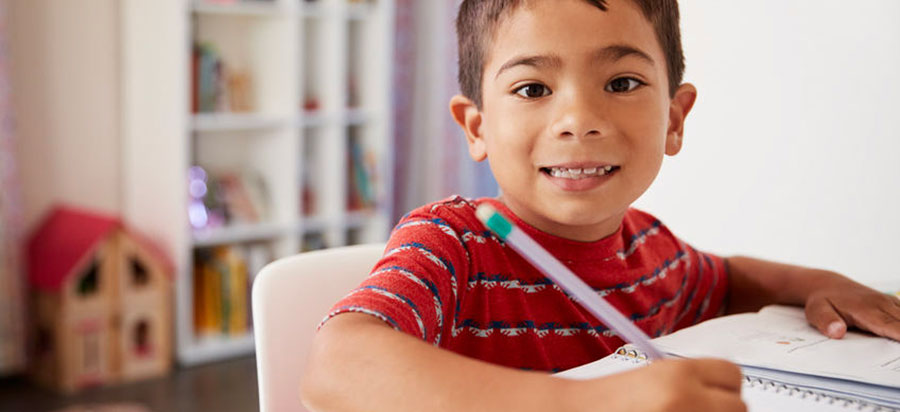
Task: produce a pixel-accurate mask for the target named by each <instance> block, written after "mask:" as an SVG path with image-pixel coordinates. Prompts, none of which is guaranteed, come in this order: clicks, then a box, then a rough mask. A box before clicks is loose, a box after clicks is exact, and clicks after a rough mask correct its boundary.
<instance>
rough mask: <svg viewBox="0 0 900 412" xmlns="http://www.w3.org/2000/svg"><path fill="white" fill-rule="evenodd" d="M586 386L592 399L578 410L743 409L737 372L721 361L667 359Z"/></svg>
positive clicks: (737, 370)
mask: <svg viewBox="0 0 900 412" xmlns="http://www.w3.org/2000/svg"><path fill="white" fill-rule="evenodd" d="M584 382H585V383H587V384H588V385H596V386H594V387H593V388H591V387H590V386H589V387H586V388H585V387H582V388H581V389H580V390H582V391H585V393H587V394H590V395H591V396H589V397H588V399H587V400H583V401H582V402H585V403H586V404H583V405H582V406H583V408H581V409H580V410H609V411H735V412H737V411H746V410H747V407H746V405H744V402H743V401H742V400H741V383H742V377H741V370H740V368H738V366H737V365H735V364H733V363H731V362H728V361H724V360H719V359H666V360H661V361H656V362H653V363H651V364H650V365H649V366H647V367H644V368H639V369H634V370H631V371H628V372H624V373H621V374H617V375H612V376H607V377H604V378H599V379H594V380H590V381H584ZM592 389H593V390H592ZM607 394H611V395H607ZM581 395H582V396H583V395H584V393H582V394H581ZM600 397H602V399H600ZM580 399H585V398H584V397H581V398H580Z"/></svg>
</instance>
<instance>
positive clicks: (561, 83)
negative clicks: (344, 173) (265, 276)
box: [302, 0, 900, 411]
mask: <svg viewBox="0 0 900 412" xmlns="http://www.w3.org/2000/svg"><path fill="white" fill-rule="evenodd" d="M457 30H458V33H457V34H458V36H459V47H460V50H459V53H460V62H459V64H460V83H461V88H462V93H463V95H462V96H456V97H454V98H453V99H452V100H451V102H450V111H451V114H452V115H453V117H454V119H456V121H457V122H458V123H459V125H460V127H462V129H463V130H464V131H465V134H466V138H467V142H468V147H469V153H470V155H471V157H472V158H473V159H474V160H476V161H482V160H485V159H487V160H488V161H489V163H490V166H491V169H492V171H493V173H494V176H495V177H496V179H497V182H498V184H499V186H500V189H501V191H502V195H501V196H500V197H498V198H497V199H476V200H465V199H462V198H459V197H454V198H450V199H447V200H444V201H441V202H436V203H433V204H430V205H426V206H424V207H422V208H419V209H417V210H415V211H413V212H411V213H410V214H409V215H407V216H405V217H404V218H403V219H402V220H401V222H400V223H399V224H398V225H397V227H396V228H395V229H394V231H393V233H392V234H391V238H390V240H389V242H388V245H387V249H386V251H385V254H384V256H383V258H382V259H381V261H379V263H378V264H377V265H376V267H375V269H374V270H373V273H372V274H371V276H370V277H369V278H368V279H367V280H366V281H365V282H364V283H363V285H362V286H361V287H360V288H359V289H356V290H354V291H352V292H351V293H350V294H349V295H348V296H347V297H345V298H344V299H343V300H341V301H340V302H339V303H338V304H337V305H336V306H335V308H334V310H333V312H332V313H331V314H330V317H329V318H328V319H327V320H326V321H325V322H324V323H323V326H322V327H321V329H320V331H319V333H318V335H317V337H316V339H315V343H314V348H313V351H312V353H311V355H310V356H311V357H310V362H309V367H308V370H307V372H306V376H305V378H304V384H303V388H302V392H303V397H304V400H305V402H306V403H307V404H308V405H309V406H310V407H311V408H312V409H314V410H322V411H338V410H340V411H381V410H385V411H388V410H390V411H406V410H408V411H477V410H486V411H487V410H492V411H499V410H504V411H506V410H512V411H531V410H535V411H537V410H541V411H545V410H557V411H559V410H604V411H606V410H610V411H636V410H641V411H645V410H647V411H650V410H652V411H656V410H717V411H718V410H727V411H731V410H736V411H737V410H744V405H743V403H742V402H741V400H740V393H739V392H740V384H741V378H740V371H739V369H738V368H737V367H736V366H735V365H733V364H731V363H728V362H725V361H721V360H712V359H701V360H664V361H658V362H654V363H652V364H651V365H649V366H648V367H646V368H641V369H637V370H633V371H630V372H626V373H622V374H619V375H614V376H609V377H605V378H600V379H594V380H588V381H570V380H565V379H561V378H556V377H553V376H552V375H551V374H550V373H548V372H555V371H559V370H564V369H568V368H571V367H574V366H577V365H580V364H584V363H587V362H590V361H593V360H595V359H598V358H601V357H603V356H606V355H607V354H609V353H610V352H611V351H613V350H615V349H616V348H617V347H618V346H619V345H621V344H622V343H623V342H622V340H621V339H620V338H619V337H618V336H616V335H615V334H613V333H611V332H610V331H609V330H608V329H607V328H606V327H605V326H604V325H603V324H602V323H600V322H599V321H597V320H596V319H594V318H593V317H591V316H590V315H589V314H587V312H586V311H584V310H583V309H582V308H581V307H580V306H579V304H578V303H576V302H574V301H573V300H571V299H570V298H569V297H568V296H567V295H565V294H564V293H563V292H562V291H561V290H560V289H559V288H558V287H556V286H555V285H554V284H553V283H552V282H551V281H549V280H548V279H547V278H545V277H544V276H543V275H541V274H540V273H539V272H538V271H537V270H536V269H534V268H533V267H531V266H530V265H529V264H528V263H526V262H525V261H524V260H523V259H522V258H521V257H520V256H518V255H517V254H516V253H515V252H514V251H512V250H511V249H509V248H507V247H505V246H504V245H503V243H502V242H500V241H499V240H498V239H497V238H495V237H493V236H491V235H490V233H488V232H487V231H486V229H485V228H484V227H483V226H482V225H481V224H480V223H479V222H478V220H477V219H476V218H475V213H474V211H475V206H476V205H477V204H479V203H482V202H488V203H491V204H493V205H494V206H495V207H497V208H499V209H500V210H502V211H504V212H505V213H506V214H507V215H511V216H513V219H514V220H515V221H516V223H517V224H518V225H519V226H520V227H522V228H523V229H524V230H525V231H526V232H527V233H528V234H529V235H531V236H533V237H534V238H535V239H536V240H537V241H538V242H539V243H541V244H542V245H543V246H545V247H546V248H547V249H548V250H550V251H551V252H552V253H554V254H555V255H556V256H557V257H559V258H560V259H562V260H563V261H564V262H565V263H566V264H567V265H568V266H569V267H570V268H572V269H573V271H574V272H576V273H577V274H578V275H579V276H581V277H582V278H583V279H584V280H585V281H586V282H588V284H590V285H591V286H592V287H593V288H594V289H595V290H597V291H598V293H600V294H601V295H603V296H605V298H606V299H608V301H610V303H612V304H613V305H614V306H616V307H617V308H618V309H619V310H620V311H621V312H622V313H623V314H625V315H626V316H629V317H630V318H631V319H632V320H633V321H634V322H635V324H637V325H638V326H639V327H641V328H642V329H643V330H644V331H645V332H647V333H648V334H650V335H651V336H658V335H661V334H665V333H669V332H671V331H673V330H676V329H678V328H682V327H686V326H689V325H692V324H695V323H697V322H700V321H703V320H705V319H709V318H711V317H714V316H716V315H718V314H721V313H734V312H741V311H749V310H756V309H758V308H760V307H762V306H763V305H766V304H770V303H782V304H794V305H805V307H806V314H807V317H808V319H809V322H810V323H811V324H812V325H814V326H815V327H817V328H818V329H819V330H820V331H822V333H825V334H827V335H828V336H830V337H833V338H840V337H841V336H843V334H844V333H845V331H846V328H847V327H858V328H861V329H865V330H869V331H871V332H874V333H876V334H879V335H883V336H888V337H890V338H893V339H898V340H900V303H898V300H897V299H895V298H892V297H889V296H888V295H885V294H881V293H878V292H876V291H874V290H871V289H869V288H866V287H864V286H862V285H860V284H858V283H855V282H853V281H851V280H849V279H847V278H845V277H843V276H840V275H838V274H835V273H831V272H826V271H822V270H814V269H807V268H802V267H797V266H790V265H783V264H777V263H771V262H766V261H762V260H757V259H752V258H746V257H731V258H727V259H723V258H720V257H718V256H714V255H712V254H708V253H703V252H700V251H697V250H695V249H693V248H691V247H690V246H689V245H687V244H685V243H683V242H682V241H680V240H679V239H678V238H676V237H675V236H674V235H672V233H671V232H669V231H668V229H667V228H666V227H665V226H663V225H662V224H660V223H659V221H657V220H656V219H655V218H653V217H652V216H650V215H648V214H646V213H643V212H640V211H637V210H634V209H631V208H630V205H631V204H632V202H634V201H635V200H636V199H637V198H638V197H639V196H640V195H641V194H642V193H644V191H645V190H646V189H647V188H648V187H649V186H650V184H651V182H652V181H653V180H654V178H655V177H656V175H657V173H658V171H659V168H660V165H661V162H662V159H663V155H664V154H666V155H670V156H672V155H675V154H677V153H678V152H679V150H680V149H681V145H682V135H683V134H682V132H683V129H684V121H685V118H686V116H687V114H688V113H689V112H690V109H691V107H692V105H693V104H694V101H695V99H696V90H695V88H694V86H692V85H690V84H682V83H681V76H682V73H683V69H684V63H683V57H682V52H681V45H680V33H679V27H678V8H677V4H676V3H675V0H605V1H604V0H465V1H464V2H463V4H462V6H461V8H460V12H459V16H458V20H457ZM676 201H683V199H677V200H676Z"/></svg>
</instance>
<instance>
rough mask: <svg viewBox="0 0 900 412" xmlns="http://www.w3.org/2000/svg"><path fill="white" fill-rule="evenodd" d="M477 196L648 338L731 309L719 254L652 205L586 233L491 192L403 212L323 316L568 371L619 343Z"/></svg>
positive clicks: (505, 361) (513, 363)
mask: <svg viewBox="0 0 900 412" xmlns="http://www.w3.org/2000/svg"><path fill="white" fill-rule="evenodd" d="M482 202H488V203H490V204H491V205H493V206H494V207H496V208H498V209H499V210H501V211H503V212H504V214H506V215H507V216H510V217H512V218H513V220H514V221H515V223H516V225H518V226H519V227H520V228H521V229H522V230H524V231H525V232H526V233H527V234H528V235H529V236H531V237H533V238H534V239H535V240H536V241H537V242H538V243H540V244H541V245H542V246H543V247H545V248H546V249H547V250H548V251H549V252H550V253H552V254H553V255H554V256H556V257H557V258H559V259H560V260H561V261H562V262H563V263H564V264H565V265H566V266H568V267H569V268H570V269H572V271H573V272H575V273H576V274H578V276H579V277H581V278H582V279H583V280H584V281H585V282H586V283H587V284H588V285H589V286H591V287H592V288H593V289H594V290H596V291H597V293H598V294H600V295H601V296H603V297H604V298H605V299H607V301H608V302H609V303H611V304H612V305H613V306H615V307H616V308H617V309H619V310H620V311H621V312H622V313H623V314H624V315H625V316H626V317H628V318H630V319H631V320H632V321H633V322H634V323H635V324H636V325H637V326H638V327H640V328H641V329H643V330H644V331H645V332H646V333H647V334H648V335H650V336H651V337H653V336H660V335H663V334H667V333H669V332H672V331H674V330H677V329H680V328H684V327H686V326H690V325H693V324H695V323H698V322H700V321H703V320H706V319H709V318H712V317H714V316H716V315H717V314H718V313H719V312H720V311H722V310H724V300H725V296H726V291H727V288H728V285H727V283H728V279H727V273H726V268H725V265H724V261H723V260H722V259H721V258H719V257H717V256H714V255H711V254H708V253H703V252H700V251H698V250H696V249H694V248H692V247H691V246H689V245H687V244H686V243H684V242H682V241H681V240H679V239H678V238H676V237H675V236H674V235H673V234H672V233H671V232H669V230H668V229H667V228H666V227H665V226H664V225H662V224H661V223H660V222H659V220H657V219H656V218H654V217H653V216H651V215H649V214H647V213H644V212H641V211H639V210H636V209H629V210H628V212H627V213H626V215H625V218H624V220H623V222H622V225H621V227H620V228H619V230H618V231H617V232H616V233H614V234H612V235H610V236H608V237H605V238H603V239H600V240H597V241H594V242H579V241H574V240H569V239H564V238H561V237H558V236H554V235H550V234H548V233H545V232H541V231H540V230H538V229H535V228H534V227H532V226H530V225H528V224H527V223H525V222H523V221H522V220H521V219H518V218H517V217H516V216H515V215H514V214H512V212H510V210H509V209H508V208H506V207H505V206H504V205H503V204H502V203H500V202H499V201H498V200H496V199H490V198H483V199H476V200H467V199H463V198H461V197H459V196H455V197H451V198H448V199H445V200H443V201H440V202H435V203H432V204H429V205H426V206H423V207H421V208H418V209H416V210H414V211H412V212H410V213H409V214H408V215H406V216H404V217H403V219H401V221H400V223H399V224H398V225H397V226H396V227H395V228H394V230H393V232H392V233H391V236H390V239H389V240H388V243H387V247H386V249H385V252H384V256H383V257H382V258H381V260H380V261H379V262H378V263H377V264H376V265H375V268H374V269H373V270H372V273H371V275H370V276H369V277H368V278H367V279H366V280H365V281H364V282H363V283H362V285H360V287H359V288H357V289H355V290H353V291H351V292H350V293H349V294H348V295H347V296H346V297H344V298H343V299H341V300H340V301H339V302H338V303H337V304H336V305H335V306H334V308H333V309H332V311H331V313H330V314H329V316H328V318H331V317H333V316H335V315H337V314H340V313H345V312H362V313H368V314H371V315H373V316H376V317H378V318H379V319H381V320H383V321H385V322H386V323H388V324H389V325H390V326H392V327H393V328H395V329H397V330H400V331H403V332H406V333H408V334H410V335H413V336H416V337H418V338H420V339H422V340H424V341H426V342H429V343H432V344H434V345H436V346H439V347H442V348H446V349H449V350H451V351H453V352H457V353H460V354H463V355H466V356H470V357H473V358H477V359H481V360H485V361H488V362H492V363H495V364H499V365H505V366H509V367H515V368H522V369H530V370H544V371H560V370H565V369H568V368H572V367H575V366H578V365H582V364H585V363H588V362H590V361H593V360H596V359H599V358H601V357H603V356H606V355H608V354H610V353H612V351H614V350H616V349H617V348H618V347H619V346H621V345H622V344H623V341H622V340H621V339H620V338H619V337H618V336H616V335H615V334H614V333H613V332H612V331H610V330H609V329H607V327H606V326H604V325H603V324H602V323H600V322H599V321H598V320H596V319H594V317H593V316H592V315H590V314H589V313H588V312H586V311H585V310H584V309H583V308H582V307H581V306H580V305H579V304H578V303H577V302H575V301H573V300H572V299H571V298H570V297H569V296H568V295H567V294H566V293H564V292H563V291H562V290H561V289H560V288H559V287H558V286H557V285H555V284H554V282H553V281H551V280H550V279H548V278H547V277H545V276H544V275H543V274H541V273H540V272H539V271H538V270H537V269H535V268H534V267H532V266H531V265H530V264H529V263H528V262H526V261H525V260H524V259H523V258H522V257H521V256H519V255H518V254H517V253H516V252H515V251H514V250H512V249H511V248H509V247H507V246H506V245H505V244H504V243H503V242H502V241H501V240H500V239H499V238H497V237H496V236H494V235H492V234H491V233H490V232H489V231H488V230H487V229H486V228H485V227H484V226H483V225H482V224H481V222H480V221H479V220H478V218H477V217H476V216H475V208H476V207H477V205H478V204H480V203H482ZM325 321H327V319H326V320H325Z"/></svg>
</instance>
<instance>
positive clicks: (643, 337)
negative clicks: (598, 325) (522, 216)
mask: <svg viewBox="0 0 900 412" xmlns="http://www.w3.org/2000/svg"><path fill="white" fill-rule="evenodd" d="M475 214H476V215H477V216H478V219H479V220H481V222H482V223H484V225H485V226H487V228H488V229H490V230H491V231H492V232H494V233H496V234H497V236H499V237H500V238H501V239H503V241H504V242H506V243H507V244H508V245H509V246H510V247H512V248H513V249H514V250H515V251H516V252H518V253H519V254H520V255H522V257H523V258H525V260H527V261H528V262H530V263H531V264H532V265H534V266H535V267H536V268H538V270H540V271H541V272H543V273H544V274H545V275H546V276H547V277H549V278H550V279H553V281H554V282H556V284H558V285H559V287H560V288H562V289H563V290H564V291H566V292H567V293H568V294H569V295H571V296H572V297H573V298H575V300H576V301H577V302H578V303H580V304H581V306H584V308H585V309H587V311H588V312H590V313H591V314H592V315H594V316H595V317H596V318H597V319H598V320H600V321H601V322H603V323H604V324H605V325H606V326H607V327H608V328H609V329H611V330H612V331H613V332H615V333H616V334H618V335H619V336H620V337H621V338H622V339H624V340H625V341H626V342H628V343H631V344H632V345H634V346H637V348H638V349H640V350H641V351H643V352H644V353H646V354H647V358H649V359H662V358H663V357H664V355H663V353H662V351H660V350H659V349H657V348H656V346H654V345H653V343H652V342H650V337H649V336H647V334H646V333H644V331H642V330H640V329H639V328H638V327H637V326H635V325H634V324H633V323H631V321H630V320H628V319H627V318H626V317H625V316H623V315H622V314H621V313H619V311H618V310H616V308H615V307H613V306H612V305H610V304H609V302H607V301H606V300H604V299H603V298H601V297H600V295H598V294H597V293H596V292H594V290H593V289H591V287H590V286H588V285H587V284H586V283H584V281H583V280H581V279H580V278H579V277H578V276H577V275H575V273H573V272H572V271H571V270H569V268H567V267H566V266H565V265H563V264H562V262H560V261H559V260H558V259H556V258H555V257H553V255H551V254H550V252H547V250H546V249H544V248H543V247H541V245H539V244H538V243H537V242H535V241H534V239H532V238H530V237H529V236H528V235H527V234H525V232H523V231H522V230H520V229H519V228H518V227H516V225H514V224H513V223H512V222H511V221H510V220H509V219H507V218H506V217H505V216H503V215H502V214H501V213H500V212H499V211H497V209H495V208H494V207H493V206H491V205H488V204H485V203H482V204H481V205H479V206H478V208H477V209H476V210H475Z"/></svg>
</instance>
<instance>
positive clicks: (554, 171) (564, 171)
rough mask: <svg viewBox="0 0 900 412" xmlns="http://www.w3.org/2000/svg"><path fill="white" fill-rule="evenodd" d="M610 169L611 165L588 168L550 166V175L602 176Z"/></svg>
mask: <svg viewBox="0 0 900 412" xmlns="http://www.w3.org/2000/svg"><path fill="white" fill-rule="evenodd" d="M612 169H613V166H605V167H590V168H587V167H586V168H568V167H551V168H550V176H553V177H562V178H566V179H580V178H583V177H592V176H603V175H605V174H607V173H609V172H610V171H611V170H612Z"/></svg>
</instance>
